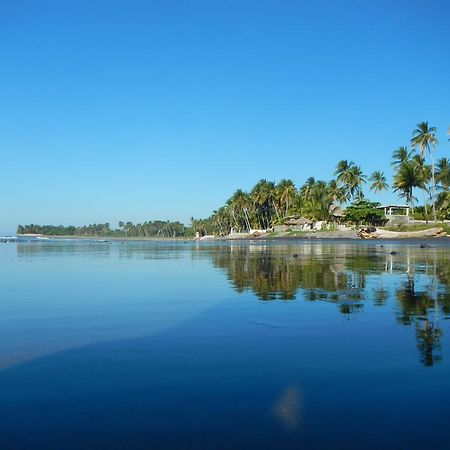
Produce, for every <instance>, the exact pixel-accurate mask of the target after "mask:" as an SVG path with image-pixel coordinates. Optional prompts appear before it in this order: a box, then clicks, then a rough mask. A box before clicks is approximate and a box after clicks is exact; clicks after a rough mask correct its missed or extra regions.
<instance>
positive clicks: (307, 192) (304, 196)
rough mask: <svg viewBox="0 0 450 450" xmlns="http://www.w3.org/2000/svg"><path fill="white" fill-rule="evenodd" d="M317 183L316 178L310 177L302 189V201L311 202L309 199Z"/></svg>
mask: <svg viewBox="0 0 450 450" xmlns="http://www.w3.org/2000/svg"><path fill="white" fill-rule="evenodd" d="M315 183H316V180H315V179H314V177H309V178H308V179H307V180H306V181H305V184H304V185H303V186H302V187H301V188H300V196H301V197H302V199H303V200H304V201H307V200H309V198H310V196H311V190H312V188H313V187H314V185H315Z"/></svg>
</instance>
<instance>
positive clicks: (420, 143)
mask: <svg viewBox="0 0 450 450" xmlns="http://www.w3.org/2000/svg"><path fill="white" fill-rule="evenodd" d="M437 144H438V140H437V138H436V127H430V126H428V122H421V123H418V124H417V128H416V129H415V130H414V131H413V136H412V138H411V145H412V147H413V148H416V147H419V149H420V153H421V155H422V157H425V154H426V153H427V152H428V155H429V156H430V161H431V201H432V203H431V205H432V208H433V219H434V220H435V221H436V204H435V200H436V199H435V190H436V182H435V179H434V159H433V151H434V149H435V147H436V145H437Z"/></svg>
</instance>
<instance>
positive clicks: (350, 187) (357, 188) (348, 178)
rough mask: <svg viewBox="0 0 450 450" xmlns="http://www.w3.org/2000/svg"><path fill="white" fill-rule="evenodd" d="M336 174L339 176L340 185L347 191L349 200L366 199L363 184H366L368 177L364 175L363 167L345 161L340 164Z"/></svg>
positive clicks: (337, 179)
mask: <svg viewBox="0 0 450 450" xmlns="http://www.w3.org/2000/svg"><path fill="white" fill-rule="evenodd" d="M334 174H335V175H337V178H336V181H337V182H338V185H339V186H341V187H343V188H344V189H345V192H346V196H347V198H352V199H353V200H355V199H356V198H357V199H358V200H361V199H362V198H363V197H364V195H363V192H362V184H363V183H365V182H366V177H365V175H364V174H363V173H362V170H361V167H359V166H357V165H356V164H355V163H354V162H353V161H347V160H346V159H343V160H341V161H339V162H338V164H337V166H336V170H335V171H334Z"/></svg>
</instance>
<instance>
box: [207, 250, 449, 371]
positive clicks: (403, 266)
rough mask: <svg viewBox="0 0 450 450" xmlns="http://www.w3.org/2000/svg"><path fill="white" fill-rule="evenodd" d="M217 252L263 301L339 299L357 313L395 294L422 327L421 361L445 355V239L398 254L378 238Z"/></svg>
mask: <svg viewBox="0 0 450 450" xmlns="http://www.w3.org/2000/svg"><path fill="white" fill-rule="evenodd" d="M210 256H211V258H212V261H213V264H214V266H216V267H220V268H221V269H223V270H224V271H225V272H226V274H227V277H228V279H229V280H230V282H231V284H232V285H233V287H234V289H235V290H236V291H237V292H244V291H246V290H251V291H252V292H253V293H254V294H255V295H256V297H257V298H258V299H260V300H262V301H275V300H281V301H292V300H295V299H297V298H298V299H303V300H305V301H308V302H311V301H326V302H332V303H335V304H336V305H337V307H338V310H339V311H340V312H341V313H342V314H344V315H346V316H349V315H351V314H354V313H357V312H361V311H363V310H364V307H365V305H366V303H367V300H368V299H372V303H373V305H374V306H377V307H385V306H386V305H387V304H388V303H389V300H390V299H393V300H395V305H394V308H395V309H394V312H395V315H396V318H397V321H398V323H400V324H402V325H405V326H413V327H414V330H415V337H416V342H417V349H418V350H419V352H420V361H421V363H422V364H424V365H425V366H432V365H433V364H436V363H438V362H440V361H441V360H442V357H441V354H440V352H441V337H442V330H441V328H440V327H439V320H438V319H439V317H442V316H443V317H445V318H448V315H449V312H450V295H449V293H450V292H449V274H450V257H449V252H448V249H447V248H445V247H444V248H438V247H436V248H427V249H423V248H420V246H418V245H417V246H410V247H408V246H403V247H402V248H401V251H400V252H399V253H395V254H391V249H390V248H385V247H384V246H375V245H335V244H319V243H314V244H303V245H296V246H294V245H285V246H283V245H258V246H244V245H241V246H230V247H226V248H221V249H220V251H215V252H210ZM383 283H385V284H383Z"/></svg>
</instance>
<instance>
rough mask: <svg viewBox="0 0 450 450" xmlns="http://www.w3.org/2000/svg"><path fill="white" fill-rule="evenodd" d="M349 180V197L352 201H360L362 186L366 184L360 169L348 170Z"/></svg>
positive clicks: (355, 167) (362, 195)
mask: <svg viewBox="0 0 450 450" xmlns="http://www.w3.org/2000/svg"><path fill="white" fill-rule="evenodd" d="M350 174H351V179H350V184H349V190H350V195H351V196H352V199H353V200H355V199H357V200H362V199H363V198H364V194H363V191H362V185H363V183H365V182H366V176H365V175H364V174H363V172H362V170H361V167H359V166H356V165H355V166H353V167H352V168H351V169H350Z"/></svg>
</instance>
